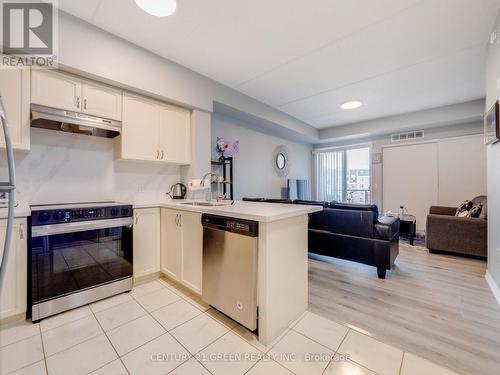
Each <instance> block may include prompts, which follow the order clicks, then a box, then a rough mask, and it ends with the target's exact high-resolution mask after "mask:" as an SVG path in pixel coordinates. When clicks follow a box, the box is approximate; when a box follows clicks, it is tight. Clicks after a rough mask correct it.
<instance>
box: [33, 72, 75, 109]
mask: <svg viewBox="0 0 500 375" xmlns="http://www.w3.org/2000/svg"><path fill="white" fill-rule="evenodd" d="M31 103H33V104H40V105H45V106H47V107H52V108H58V109H66V110H68V111H76V112H81V111H82V80H81V79H80V78H77V77H74V76H72V75H69V74H66V73H62V72H59V71H54V70H48V69H45V70H32V71H31Z"/></svg>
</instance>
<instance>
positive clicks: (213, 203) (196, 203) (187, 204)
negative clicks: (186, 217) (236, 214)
mask: <svg viewBox="0 0 500 375" xmlns="http://www.w3.org/2000/svg"><path fill="white" fill-rule="evenodd" d="M181 204H185V205H186V206H205V207H213V206H227V205H229V203H223V202H185V203H181Z"/></svg>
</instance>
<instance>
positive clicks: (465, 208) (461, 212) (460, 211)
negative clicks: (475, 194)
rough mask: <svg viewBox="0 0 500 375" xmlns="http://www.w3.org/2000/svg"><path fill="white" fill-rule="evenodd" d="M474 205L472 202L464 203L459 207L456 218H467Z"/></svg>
mask: <svg viewBox="0 0 500 375" xmlns="http://www.w3.org/2000/svg"><path fill="white" fill-rule="evenodd" d="M473 205H474V204H473V203H472V202H471V201H470V200H465V201H463V202H462V203H461V204H460V206H458V208H457V211H456V212H455V216H459V217H467V214H468V211H469V210H470V209H471V208H472V206H473Z"/></svg>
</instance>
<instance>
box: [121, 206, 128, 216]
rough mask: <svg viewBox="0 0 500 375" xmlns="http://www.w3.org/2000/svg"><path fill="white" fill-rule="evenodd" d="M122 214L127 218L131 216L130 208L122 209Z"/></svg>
mask: <svg viewBox="0 0 500 375" xmlns="http://www.w3.org/2000/svg"><path fill="white" fill-rule="evenodd" d="M121 212H122V215H123V216H127V215H128V214H130V209H128V208H122V211H121Z"/></svg>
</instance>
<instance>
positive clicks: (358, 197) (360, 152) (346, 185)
mask: <svg viewBox="0 0 500 375" xmlns="http://www.w3.org/2000/svg"><path fill="white" fill-rule="evenodd" d="M314 163H315V176H316V196H317V199H318V200H322V201H328V202H330V201H332V200H335V201H338V202H348V203H370V148H369V147H363V148H352V149H343V150H338V151H324V152H318V153H316V154H315V158H314Z"/></svg>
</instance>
